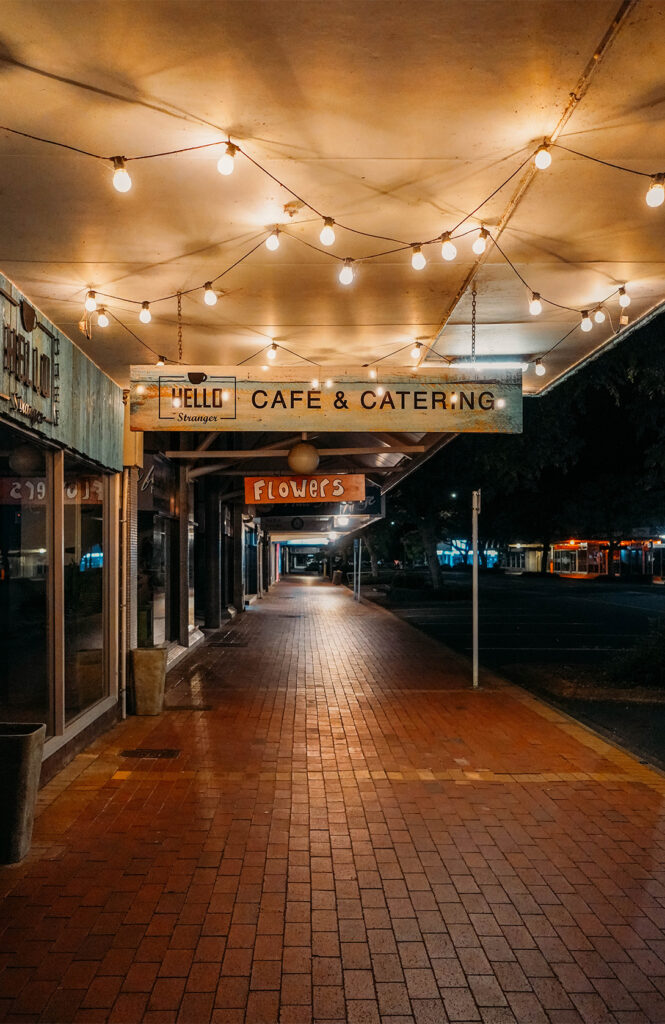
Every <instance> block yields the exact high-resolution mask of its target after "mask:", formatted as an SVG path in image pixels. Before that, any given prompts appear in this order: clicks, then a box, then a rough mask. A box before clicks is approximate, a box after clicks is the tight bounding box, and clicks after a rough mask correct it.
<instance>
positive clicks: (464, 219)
mask: <svg viewBox="0 0 665 1024" xmlns="http://www.w3.org/2000/svg"><path fill="white" fill-rule="evenodd" d="M532 155H533V154H532V153H529V155H528V156H527V157H526V158H525V159H524V160H523V161H522V163H521V164H520V165H519V167H517V168H516V169H515V170H514V171H513V173H512V174H509V175H508V177H507V178H506V180H505V181H502V182H501V184H500V185H498V186H497V187H496V188H495V189H494V191H493V192H491V193H490V194H489V195H488V196H487V198H486V199H483V201H482V203H479V204H478V206H476V208H475V210H472V211H471V213H467V215H466V217H463V218H462V220H461V221H460V222H459V224H456V225H455V227H454V228H453V231H457V230H458V228H461V226H462V224H465V223H466V221H467V220H468V219H469V217H473V216H474V215H475V214H476V213H478V210H481V209H482V208H483V206H485V204H486V203H489V201H490V199H494V196H495V195H496V194H497V192H500V191H501V189H502V188H505V186H506V185H507V184H508V182H509V181H512V180H513V178H514V177H515V175H516V174H519V173H520V171H521V170H522V168H523V167H526V165H527V164H528V162H529V160H530V159H531V157H532ZM451 234H452V232H451Z"/></svg>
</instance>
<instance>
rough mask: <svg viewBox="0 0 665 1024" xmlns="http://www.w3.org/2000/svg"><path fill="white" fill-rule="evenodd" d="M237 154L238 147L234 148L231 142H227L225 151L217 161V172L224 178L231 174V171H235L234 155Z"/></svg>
mask: <svg viewBox="0 0 665 1024" xmlns="http://www.w3.org/2000/svg"><path fill="white" fill-rule="evenodd" d="M237 152H238V147H237V146H234V145H233V143H232V142H227V144H226V150H225V151H224V152H223V153H222V155H221V156H220V158H219V160H218V161H217V170H218V171H219V173H220V174H223V175H224V176H225V177H228V176H229V174H233V171H234V170H235V155H236V153H237Z"/></svg>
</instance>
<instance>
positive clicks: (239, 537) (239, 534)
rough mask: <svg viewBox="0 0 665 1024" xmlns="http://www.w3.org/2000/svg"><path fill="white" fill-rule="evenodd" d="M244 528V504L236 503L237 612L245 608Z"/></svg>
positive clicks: (234, 525)
mask: <svg viewBox="0 0 665 1024" xmlns="http://www.w3.org/2000/svg"><path fill="white" fill-rule="evenodd" d="M244 529H245V528H244V526H243V521H242V505H238V504H235V505H234V506H233V604H234V606H235V609H236V611H237V612H244V610H245V578H244V568H245V565H244V554H245V552H244V546H245V537H244Z"/></svg>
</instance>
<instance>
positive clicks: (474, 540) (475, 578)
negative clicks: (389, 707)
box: [471, 491, 480, 690]
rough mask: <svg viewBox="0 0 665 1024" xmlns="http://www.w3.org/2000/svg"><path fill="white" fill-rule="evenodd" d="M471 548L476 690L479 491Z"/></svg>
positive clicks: (475, 680)
mask: <svg viewBox="0 0 665 1024" xmlns="http://www.w3.org/2000/svg"><path fill="white" fill-rule="evenodd" d="M471 512H472V517H471V524H472V525H471V546H472V548H473V569H472V604H473V688H474V690H477V689H478V513H479V512H480V491H473V494H472V496H471Z"/></svg>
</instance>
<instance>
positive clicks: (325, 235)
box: [319, 217, 335, 245]
mask: <svg viewBox="0 0 665 1024" xmlns="http://www.w3.org/2000/svg"><path fill="white" fill-rule="evenodd" d="M334 223H335V221H334V220H333V219H332V217H324V218H323V227H322V228H321V234H320V235H319V241H320V242H321V245H334V244H335V232H334V230H333V224H334Z"/></svg>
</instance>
